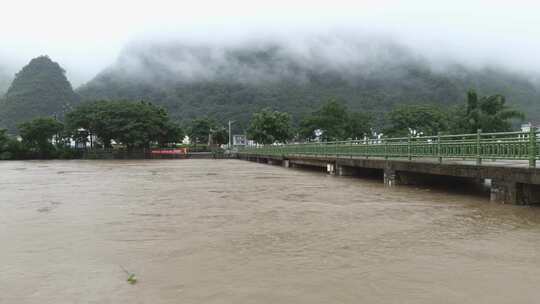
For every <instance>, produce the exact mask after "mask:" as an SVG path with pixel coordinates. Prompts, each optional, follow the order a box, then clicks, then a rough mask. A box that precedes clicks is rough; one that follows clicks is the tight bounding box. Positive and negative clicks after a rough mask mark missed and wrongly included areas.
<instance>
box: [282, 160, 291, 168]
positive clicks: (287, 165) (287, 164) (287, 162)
mask: <svg viewBox="0 0 540 304" xmlns="http://www.w3.org/2000/svg"><path fill="white" fill-rule="evenodd" d="M283 167H285V168H290V167H291V163H290V161H289V160H288V159H284V160H283Z"/></svg>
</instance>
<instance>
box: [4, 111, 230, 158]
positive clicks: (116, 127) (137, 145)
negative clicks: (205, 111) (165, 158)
mask: <svg viewBox="0 0 540 304" xmlns="http://www.w3.org/2000/svg"><path fill="white" fill-rule="evenodd" d="M17 129H18V134H19V137H20V138H17V137H14V136H8V134H7V130H5V129H0V159H31V158H40V159H42V158H45V159H46V158H77V157H80V153H81V148H91V149H100V148H103V149H110V148H112V147H113V143H114V144H115V145H116V146H118V147H120V148H123V149H126V150H135V149H145V148H154V147H160V148H163V147H174V146H176V144H178V143H182V141H183V140H184V138H185V136H186V135H188V136H189V138H190V139H191V142H192V143H194V144H203V145H220V144H224V143H225V142H227V140H228V132H227V131H226V129H225V127H223V126H222V125H220V124H219V123H218V122H217V121H216V120H213V119H211V118H207V117H203V118H197V119H194V120H193V121H192V123H191V124H190V125H189V126H187V127H182V126H181V125H180V124H178V123H177V122H174V121H173V120H171V119H170V118H169V115H168V113H167V111H166V110H165V109H164V108H162V107H159V106H156V105H154V104H152V103H148V102H144V101H141V102H132V101H94V102H87V103H83V104H81V105H79V106H77V107H76V108H75V109H73V110H71V111H69V112H67V113H66V114H65V118H64V120H63V121H59V120H58V119H57V118H56V117H38V118H35V119H32V120H30V121H27V122H24V123H20V124H18V125H17Z"/></svg>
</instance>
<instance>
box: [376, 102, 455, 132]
mask: <svg viewBox="0 0 540 304" xmlns="http://www.w3.org/2000/svg"><path fill="white" fill-rule="evenodd" d="M387 121H388V124H389V126H388V127H387V128H386V129H385V130H384V132H383V133H384V134H385V135H386V136H390V137H399V136H407V135H436V134H437V133H438V132H443V131H446V130H448V115H447V114H446V113H445V112H443V111H441V110H439V109H438V108H436V107H434V106H428V105H410V106H398V107H397V108H395V109H394V110H392V111H391V112H390V113H389V114H388V116H387Z"/></svg>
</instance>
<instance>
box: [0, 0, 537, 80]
mask: <svg viewBox="0 0 540 304" xmlns="http://www.w3.org/2000/svg"><path fill="white" fill-rule="evenodd" d="M0 11H1V12H2V14H1V17H0V65H1V64H4V65H6V64H7V65H10V67H11V68H12V69H19V68H20V67H21V66H22V65H24V64H25V63H27V62H28V61H29V59H31V58H33V57H35V56H38V55H41V54H47V55H49V56H50V57H51V58H52V59H53V60H55V61H58V62H59V63H60V64H61V65H62V66H63V67H64V68H65V69H66V70H67V72H68V77H69V78H70V80H71V81H72V83H73V84H74V85H75V86H77V85H79V84H81V83H82V82H84V81H88V80H90V78H92V77H93V76H94V75H95V74H96V73H98V72H99V71H100V70H101V69H103V68H104V67H106V66H108V65H110V64H112V63H113V62H114V61H115V59H116V57H117V56H118V54H119V52H120V51H121V50H122V48H123V46H125V45H126V44H127V43H129V42H131V41H140V40H144V41H150V40H151V39H159V40H161V41H162V40H168V39H170V40H175V41H179V40H180V41H181V40H196V41H202V42H204V41H224V42H227V41H229V40H239V39H240V40H241V39H243V38H245V37H252V36H266V35H269V36H283V37H287V38H288V39H294V37H295V36H300V35H316V34H328V33H331V32H335V31H349V32H363V33H369V34H379V33H380V34H382V35H386V36H390V37H392V38H394V39H396V40H398V41H400V42H402V43H404V44H407V45H408V46H411V47H412V48H415V49H418V50H420V51H421V52H422V53H424V54H425V55H426V56H432V57H434V58H437V57H440V58H446V57H448V58H452V59H457V60H460V61H465V62H474V63H478V64H489V63H495V64H502V65H505V66H507V67H510V68H515V69H518V70H523V71H526V72H532V73H536V72H537V71H540V1H523V0H514V1H508V0H504V1H503V0H486V1H475V0H453V1H446V0H445V1H436V0H406V1H405V0H403V1H389V0H376V1H375V0H374V1H371V0H356V1H344V0H331V1H316V0H272V1H256V0H227V1H223V0H216V1H209V0H191V1H182V0H175V1H167V0H152V1H148V0H145V1H137V0H126V1H124V0H114V1H113V0H92V1H88V0H85V1H78V0H58V1H56V0H46V1H45V0H34V1H31V0H16V1H15V0H1V1H0Z"/></svg>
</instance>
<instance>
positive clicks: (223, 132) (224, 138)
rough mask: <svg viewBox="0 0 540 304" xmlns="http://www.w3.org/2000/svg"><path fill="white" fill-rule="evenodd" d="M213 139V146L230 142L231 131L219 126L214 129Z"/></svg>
mask: <svg viewBox="0 0 540 304" xmlns="http://www.w3.org/2000/svg"><path fill="white" fill-rule="evenodd" d="M210 135H211V139H212V144H215V145H223V144H226V143H228V142H229V131H228V130H227V129H226V128H225V127H223V126H219V125H218V126H217V127H215V128H214V129H212V133H211V134H210Z"/></svg>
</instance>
